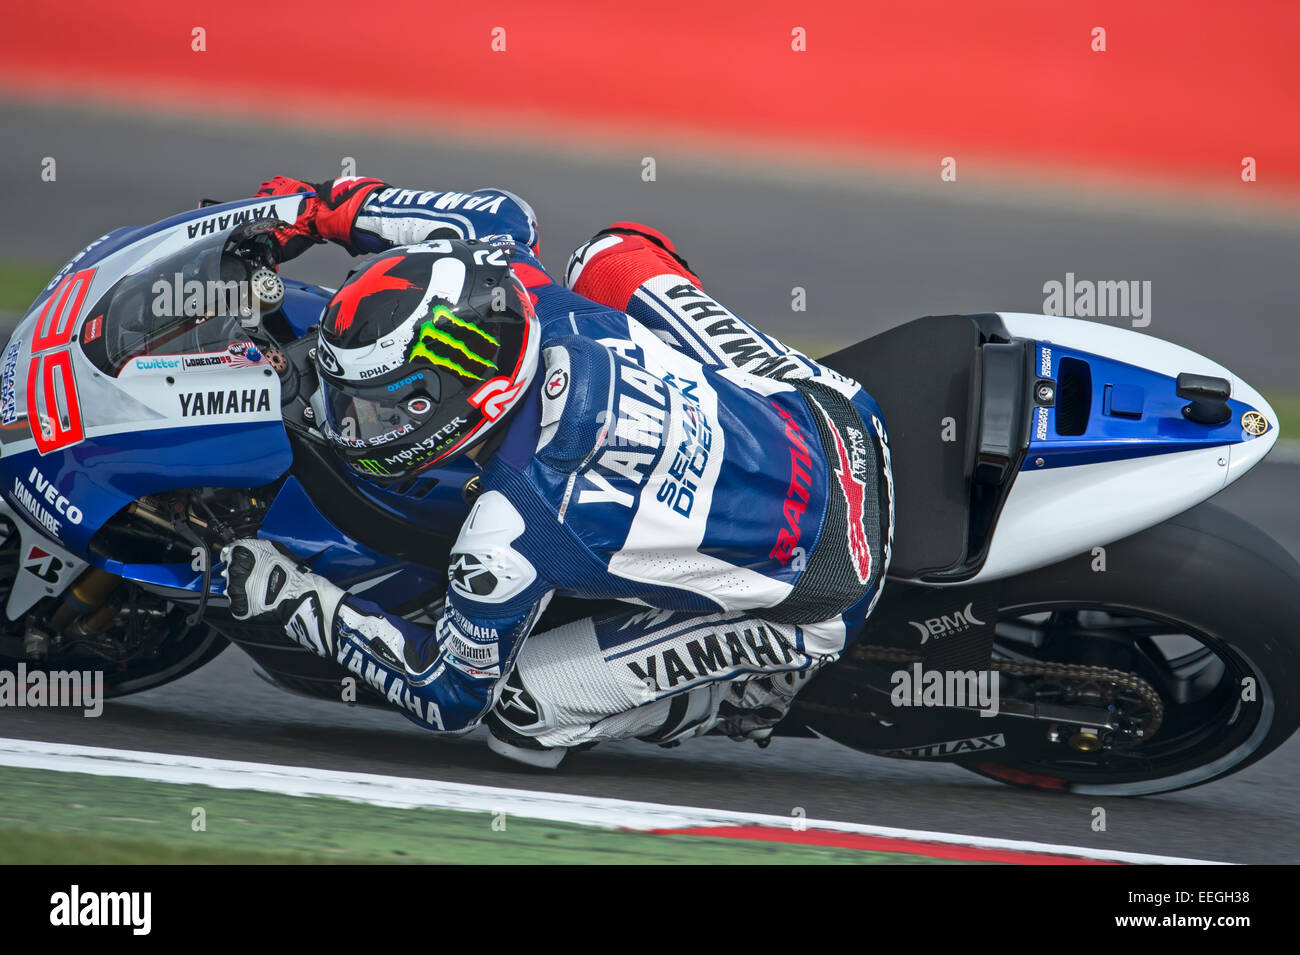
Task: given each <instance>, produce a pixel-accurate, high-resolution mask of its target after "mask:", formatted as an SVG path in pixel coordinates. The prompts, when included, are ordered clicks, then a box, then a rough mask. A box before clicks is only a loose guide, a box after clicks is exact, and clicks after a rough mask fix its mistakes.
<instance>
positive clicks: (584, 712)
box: [222, 177, 893, 766]
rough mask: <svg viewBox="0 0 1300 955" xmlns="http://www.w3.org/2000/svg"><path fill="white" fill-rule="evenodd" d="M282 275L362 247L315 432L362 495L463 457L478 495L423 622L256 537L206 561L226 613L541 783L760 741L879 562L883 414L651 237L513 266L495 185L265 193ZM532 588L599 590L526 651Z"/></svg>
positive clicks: (325, 368) (516, 223) (525, 224)
mask: <svg viewBox="0 0 1300 955" xmlns="http://www.w3.org/2000/svg"><path fill="white" fill-rule="evenodd" d="M293 193H302V194H304V196H305V200H304V209H303V212H302V214H301V215H300V216H299V218H298V220H297V222H295V223H294V224H292V225H291V226H288V227H286V228H283V229H281V230H279V232H278V233H277V234H276V238H277V240H278V243H279V249H280V257H281V259H282V260H283V259H287V258H290V257H292V256H294V255H297V254H299V253H301V252H302V251H304V250H305V249H306V248H308V247H310V246H311V245H312V244H314V243H317V242H322V241H331V242H334V243H336V244H338V245H341V246H343V247H344V248H346V249H348V250H349V251H350V252H352V253H353V254H360V253H374V254H375V258H373V259H372V260H370V261H369V262H367V263H365V264H364V265H363V266H362V267H361V268H360V269H359V270H357V271H356V272H354V273H353V274H352V275H351V276H350V277H349V278H348V280H347V281H346V282H344V283H343V285H342V286H341V287H340V288H339V290H338V292H337V293H336V294H335V295H334V297H333V298H332V299H331V301H330V303H329V305H328V306H327V307H326V310H325V312H324V314H323V316H322V321H321V326H320V341H319V343H318V346H317V363H318V367H319V371H320V376H321V382H322V393H323V394H322V397H323V401H324V406H325V411H326V415H325V419H326V420H325V421H324V422H323V423H322V429H323V430H324V432H325V434H326V436H327V437H328V438H329V440H330V441H331V442H332V443H333V444H334V446H335V448H336V450H337V451H338V452H339V455H340V456H341V458H342V459H343V461H344V462H345V464H346V466H348V467H349V468H351V469H352V470H353V471H354V472H355V473H356V474H357V475H358V476H359V477H363V478H364V479H366V480H373V481H379V482H382V483H385V484H387V485H389V486H396V487H401V486H403V482H409V481H411V479H412V478H415V477H418V475H419V474H420V473H421V472H423V471H426V470H427V469H429V468H431V467H433V466H435V465H437V464H438V463H440V462H445V461H448V460H450V459H452V458H454V457H457V456H460V455H466V456H468V457H470V458H472V459H473V460H474V461H475V463H476V464H477V465H478V467H479V468H480V469H481V492H480V493H479V496H478V497H477V498H476V499H475V501H474V503H473V506H472V508H471V510H470V513H469V515H468V517H467V518H466V520H465V523H464V525H463V527H462V529H461V532H460V536H459V537H458V539H457V541H456V543H455V545H454V546H453V548H452V555H451V561H450V567H449V570H448V575H449V577H448V589H447V596H446V602H445V606H444V608H443V610H442V613H441V616H440V617H439V619H438V621H437V624H436V626H435V627H434V628H433V629H431V630H430V629H425V628H421V627H418V626H415V625H413V624H411V623H410V622H408V621H406V620H404V619H402V618H401V617H398V616H395V615H391V614H387V613H385V612H384V610H383V609H382V608H380V607H378V606H375V605H373V604H370V603H368V602H366V601H363V600H361V599H359V598H358V597H355V596H350V595H348V594H347V593H345V592H344V591H343V590H341V589H340V588H338V587H337V586H335V585H334V584H332V583H331V582H330V581H328V580H327V579H325V578H324V577H321V576H319V575H316V574H314V573H312V572H311V571H310V570H309V569H307V568H306V567H305V566H304V565H302V564H301V563H300V561H299V560H298V559H297V558H295V557H293V556H291V555H287V554H285V553H282V552H281V551H280V550H278V549H276V548H275V547H274V546H272V545H271V544H270V543H268V542H265V541H256V540H242V541H238V542H236V543H235V544H233V545H231V546H229V547H227V548H226V549H225V550H224V551H223V555H222V556H223V564H224V570H223V572H224V573H225V575H226V579H227V591H228V594H229V597H230V601H231V610H232V613H233V614H234V616H235V617H236V618H237V619H249V618H253V617H263V616H264V615H272V616H273V617H274V618H275V619H276V620H278V621H279V622H281V623H283V624H284V626H285V628H286V631H287V632H288V633H289V635H290V636H291V637H293V638H294V639H295V640H296V641H297V642H299V643H300V644H302V645H303V646H304V647H306V648H307V649H309V650H311V651H312V652H315V653H317V654H320V655H322V656H327V657H330V658H333V659H335V660H336V661H337V662H339V663H340V664H341V665H342V666H344V667H345V668H347V669H349V670H351V671H353V672H354V673H356V674H358V676H359V677H361V678H362V679H364V680H365V681H366V682H367V683H369V684H370V685H371V686H372V687H374V688H375V689H376V690H378V691H379V692H380V693H381V694H383V695H384V696H385V697H386V698H387V699H389V700H390V701H391V702H393V703H394V704H395V705H397V706H400V707H401V708H402V709H403V711H404V712H405V713H406V714H407V715H408V717H410V718H411V719H413V720H414V721H416V722H418V723H420V724H421V725H423V726H426V727H428V728H430V729H433V730H436V731H440V732H462V731H465V730H468V729H470V728H472V727H474V726H476V725H477V724H478V723H480V722H481V721H484V720H486V722H487V723H488V725H489V727H490V729H491V732H492V735H491V738H490V741H489V742H490V745H492V747H493V748H494V749H495V750H497V751H498V752H502V753H503V754H505V755H508V756H511V757H512V758H515V759H520V760H522V761H525V762H529V763H533V764H535V765H544V766H553V765H556V764H557V763H558V762H559V761H560V759H561V758H562V757H563V755H564V753H565V751H566V750H567V749H568V748H572V747H575V746H581V745H585V744H589V743H594V742H598V741H602V740H610V739H624V738H633V737H634V738H639V739H643V740H647V741H651V742H657V743H673V742H676V741H677V740H680V739H683V738H686V737H688V736H694V735H700V734H703V733H707V732H712V733H722V734H725V735H728V736H731V737H732V738H736V739H746V738H748V739H758V740H764V739H766V738H767V736H768V735H770V733H771V730H772V728H773V727H774V726H775V725H776V723H778V722H779V721H780V719H781V718H782V717H783V716H784V714H785V712H786V710H787V709H788V708H789V706H790V703H791V701H792V700H793V698H794V695H795V693H796V692H797V691H798V689H799V688H800V687H801V686H802V685H803V683H804V682H805V681H806V679H807V677H808V676H809V675H810V674H811V673H812V672H813V671H814V670H815V669H816V668H817V667H818V666H820V665H822V664H824V663H827V662H830V661H831V660H834V659H835V658H836V657H837V656H838V655H839V653H841V652H842V651H843V649H844V647H845V646H846V645H847V644H848V642H849V641H850V640H851V639H852V638H853V636H854V635H855V634H856V632H857V631H858V630H859V629H860V627H861V624H862V622H863V621H864V620H865V618H866V616H867V615H868V614H869V613H870V611H871V609H872V607H873V606H874V604H875V601H876V599H877V598H878V596H879V593H880V587H881V584H882V582H883V578H884V573H885V570H886V568H887V566H888V562H889V547H890V535H891V532H892V514H893V501H892V487H891V477H890V471H889V457H888V444H887V439H886V435H885V430H884V426H883V423H882V420H881V414H880V411H879V408H878V407H877V406H876V404H875V402H874V400H872V399H871V397H870V396H869V395H868V394H867V393H866V391H865V390H864V389H863V388H862V387H861V386H860V385H859V384H858V383H856V382H854V381H852V380H850V379H848V378H846V377H844V376H842V375H839V374H837V373H836V372H834V371H832V370H830V369H828V368H825V367H823V366H821V365H819V364H818V363H817V362H815V361H813V360H811V359H809V358H807V357H806V356H804V355H802V354H800V353H799V352H797V351H795V350H792V349H789V348H787V347H785V346H784V345H782V344H781V343H780V342H779V341H777V340H776V339H774V338H772V337H770V336H767V335H764V334H763V333H762V332H760V331H758V330H757V329H755V328H754V327H753V326H751V325H749V324H748V323H747V322H745V321H744V320H743V319H741V318H740V317H739V316H737V315H735V314H734V313H733V312H731V311H730V310H729V309H727V308H726V307H725V306H723V305H722V304H720V303H719V302H717V301H716V300H714V299H713V298H711V297H710V296H709V295H708V294H707V293H706V292H705V291H704V289H703V286H702V283H701V281H700V279H699V278H698V276H696V274H695V273H694V272H693V271H692V270H691V269H690V267H689V266H688V264H687V262H686V261H685V259H683V258H682V257H681V256H680V255H679V254H678V252H677V250H676V247H675V245H674V244H673V242H672V241H671V240H670V239H669V238H668V237H667V236H666V235H664V234H663V233H661V232H659V231H657V230H655V229H653V228H650V227H648V226H645V225H641V224H638V223H630V222H619V223H615V224H614V225H612V226H610V227H608V228H606V229H603V230H601V231H600V232H598V233H597V234H596V235H595V236H594V237H593V238H592V239H591V240H589V241H588V242H586V243H584V244H583V245H582V246H580V247H579V248H578V249H577V250H576V251H575V252H574V253H573V254H572V256H571V257H570V259H569V262H568V266H567V268H566V271H565V284H564V285H561V284H559V283H556V282H555V281H553V279H552V278H551V276H550V275H549V274H548V273H547V271H546V270H545V268H544V267H543V266H542V264H541V262H540V260H539V258H538V230H537V221H536V217H535V215H534V213H533V211H532V209H531V208H530V207H529V206H528V204H527V203H526V202H524V201H523V200H522V199H520V198H519V197H517V196H515V195H513V194H511V193H509V192H506V191H504V190H499V189H481V190H477V191H474V192H469V193H458V192H436V191H420V190H411V189H399V188H395V187H392V186H390V185H388V184H387V183H384V182H382V181H380V180H377V179H366V178H357V177H347V178H343V179H338V180H335V181H333V182H328V183H323V184H320V185H311V184H308V183H305V182H300V181H298V180H292V179H288V178H285V177H276V178H275V179H272V180H270V181H268V182H267V183H264V184H263V187H262V189H261V191H259V193H258V194H259V195H286V194H293ZM556 595H562V596H565V597H572V598H580V599H585V600H602V601H606V602H608V601H618V602H621V603H622V604H625V605H626V609H619V610H614V611H609V610H607V609H605V607H602V608H601V612H600V613H597V614H595V615H593V616H590V617H585V618H582V619H579V620H577V621H575V622H571V623H566V624H564V625H561V626H557V627H554V628H551V629H548V630H546V631H544V632H538V633H534V632H533V631H534V630H535V628H536V625H537V623H538V621H539V620H540V619H541V618H542V615H543V613H544V612H545V610H546V608H547V606H548V604H549V602H550V601H551V599H552V598H553V597H554V596H556Z"/></svg>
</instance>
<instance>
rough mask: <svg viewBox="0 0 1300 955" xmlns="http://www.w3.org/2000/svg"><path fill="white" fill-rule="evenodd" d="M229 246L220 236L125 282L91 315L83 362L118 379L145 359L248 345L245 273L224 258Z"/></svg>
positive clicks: (238, 264) (84, 335) (248, 302)
mask: <svg viewBox="0 0 1300 955" xmlns="http://www.w3.org/2000/svg"><path fill="white" fill-rule="evenodd" d="M227 239H228V235H227V234H226V233H218V234H216V235H213V236H211V237H210V238H208V239H206V240H204V241H200V242H195V243H191V244H190V245H187V246H186V247H185V248H183V249H181V250H179V251H177V252H175V253H173V254H172V255H169V256H167V257H165V258H162V259H159V260H158V261H156V262H152V263H150V264H149V265H147V266H145V267H144V268H143V269H141V270H140V271H138V272H134V273H132V274H130V275H127V276H124V277H123V278H122V279H121V280H120V281H119V282H117V284H115V285H114V286H113V287H112V288H111V289H109V290H108V292H106V293H105V294H104V296H103V297H102V298H101V299H100V300H99V302H97V303H96V305H95V307H94V308H93V309H92V310H91V311H90V312H89V318H88V320H87V321H86V323H85V325H84V326H83V329H82V335H81V339H82V341H81V345H82V351H83V352H84V353H85V355H86V357H87V358H88V359H90V361H91V362H92V363H93V364H94V365H95V366H96V367H98V368H99V369H100V370H101V371H103V372H104V373H106V374H108V375H111V376H114V377H116V376H117V375H118V374H119V373H120V372H121V371H122V369H123V368H124V367H125V366H126V364H127V363H128V362H130V361H131V360H132V359H135V358H140V357H142V356H146V355H179V354H196V353H209V352H222V351H225V350H226V349H227V348H228V347H229V346H230V345H232V344H235V343H237V342H246V341H247V340H248V333H247V331H246V330H245V329H244V326H243V324H242V322H241V319H243V318H245V317H248V316H250V315H252V314H253V311H252V309H253V304H252V302H251V300H250V294H251V292H250V289H249V285H248V281H247V280H248V274H249V269H248V266H247V265H246V264H245V263H243V262H241V261H240V260H238V259H237V258H235V257H234V256H231V255H229V254H227V253H226V252H225V246H226V242H227Z"/></svg>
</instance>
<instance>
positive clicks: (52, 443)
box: [27, 269, 95, 454]
mask: <svg viewBox="0 0 1300 955" xmlns="http://www.w3.org/2000/svg"><path fill="white" fill-rule="evenodd" d="M94 277H95V270H94V269H83V270H82V271H80V272H77V273H76V274H75V275H69V276H68V277H67V278H65V279H64V280H63V281H62V282H60V283H59V286H58V288H56V289H55V290H54V291H53V292H52V293H51V294H50V297H49V298H47V299H46V300H45V307H44V308H42V309H41V315H40V318H38V319H37V320H36V334H35V336H34V337H33V339H32V363H31V365H30V367H29V368H28V370H27V424H28V426H29V427H30V428H31V429H32V438H34V439H35V441H36V448H37V450H38V451H40V453H41V454H48V453H49V452H51V451H57V450H58V449H59V448H66V447H70V446H71V445H74V444H77V443H78V442H80V441H82V440H83V439H84V438H85V437H86V432H85V429H84V428H83V427H82V424H81V400H80V399H79V398H78V397H77V380H76V378H74V377H73V374H72V354H71V353H70V352H69V351H68V343H69V342H71V341H72V334H73V330H74V329H75V328H76V326H77V318H78V316H80V314H81V307H82V306H83V305H84V304H85V303H86V292H87V291H89V289H90V282H91V279H93V278H94ZM60 391H61V392H62V395H61V397H62V399H63V400H62V402H60V401H59V398H60ZM38 399H40V400H39V401H38ZM65 418H66V420H67V426H66V427H65V426H64V424H63V422H64V419H65Z"/></svg>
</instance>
